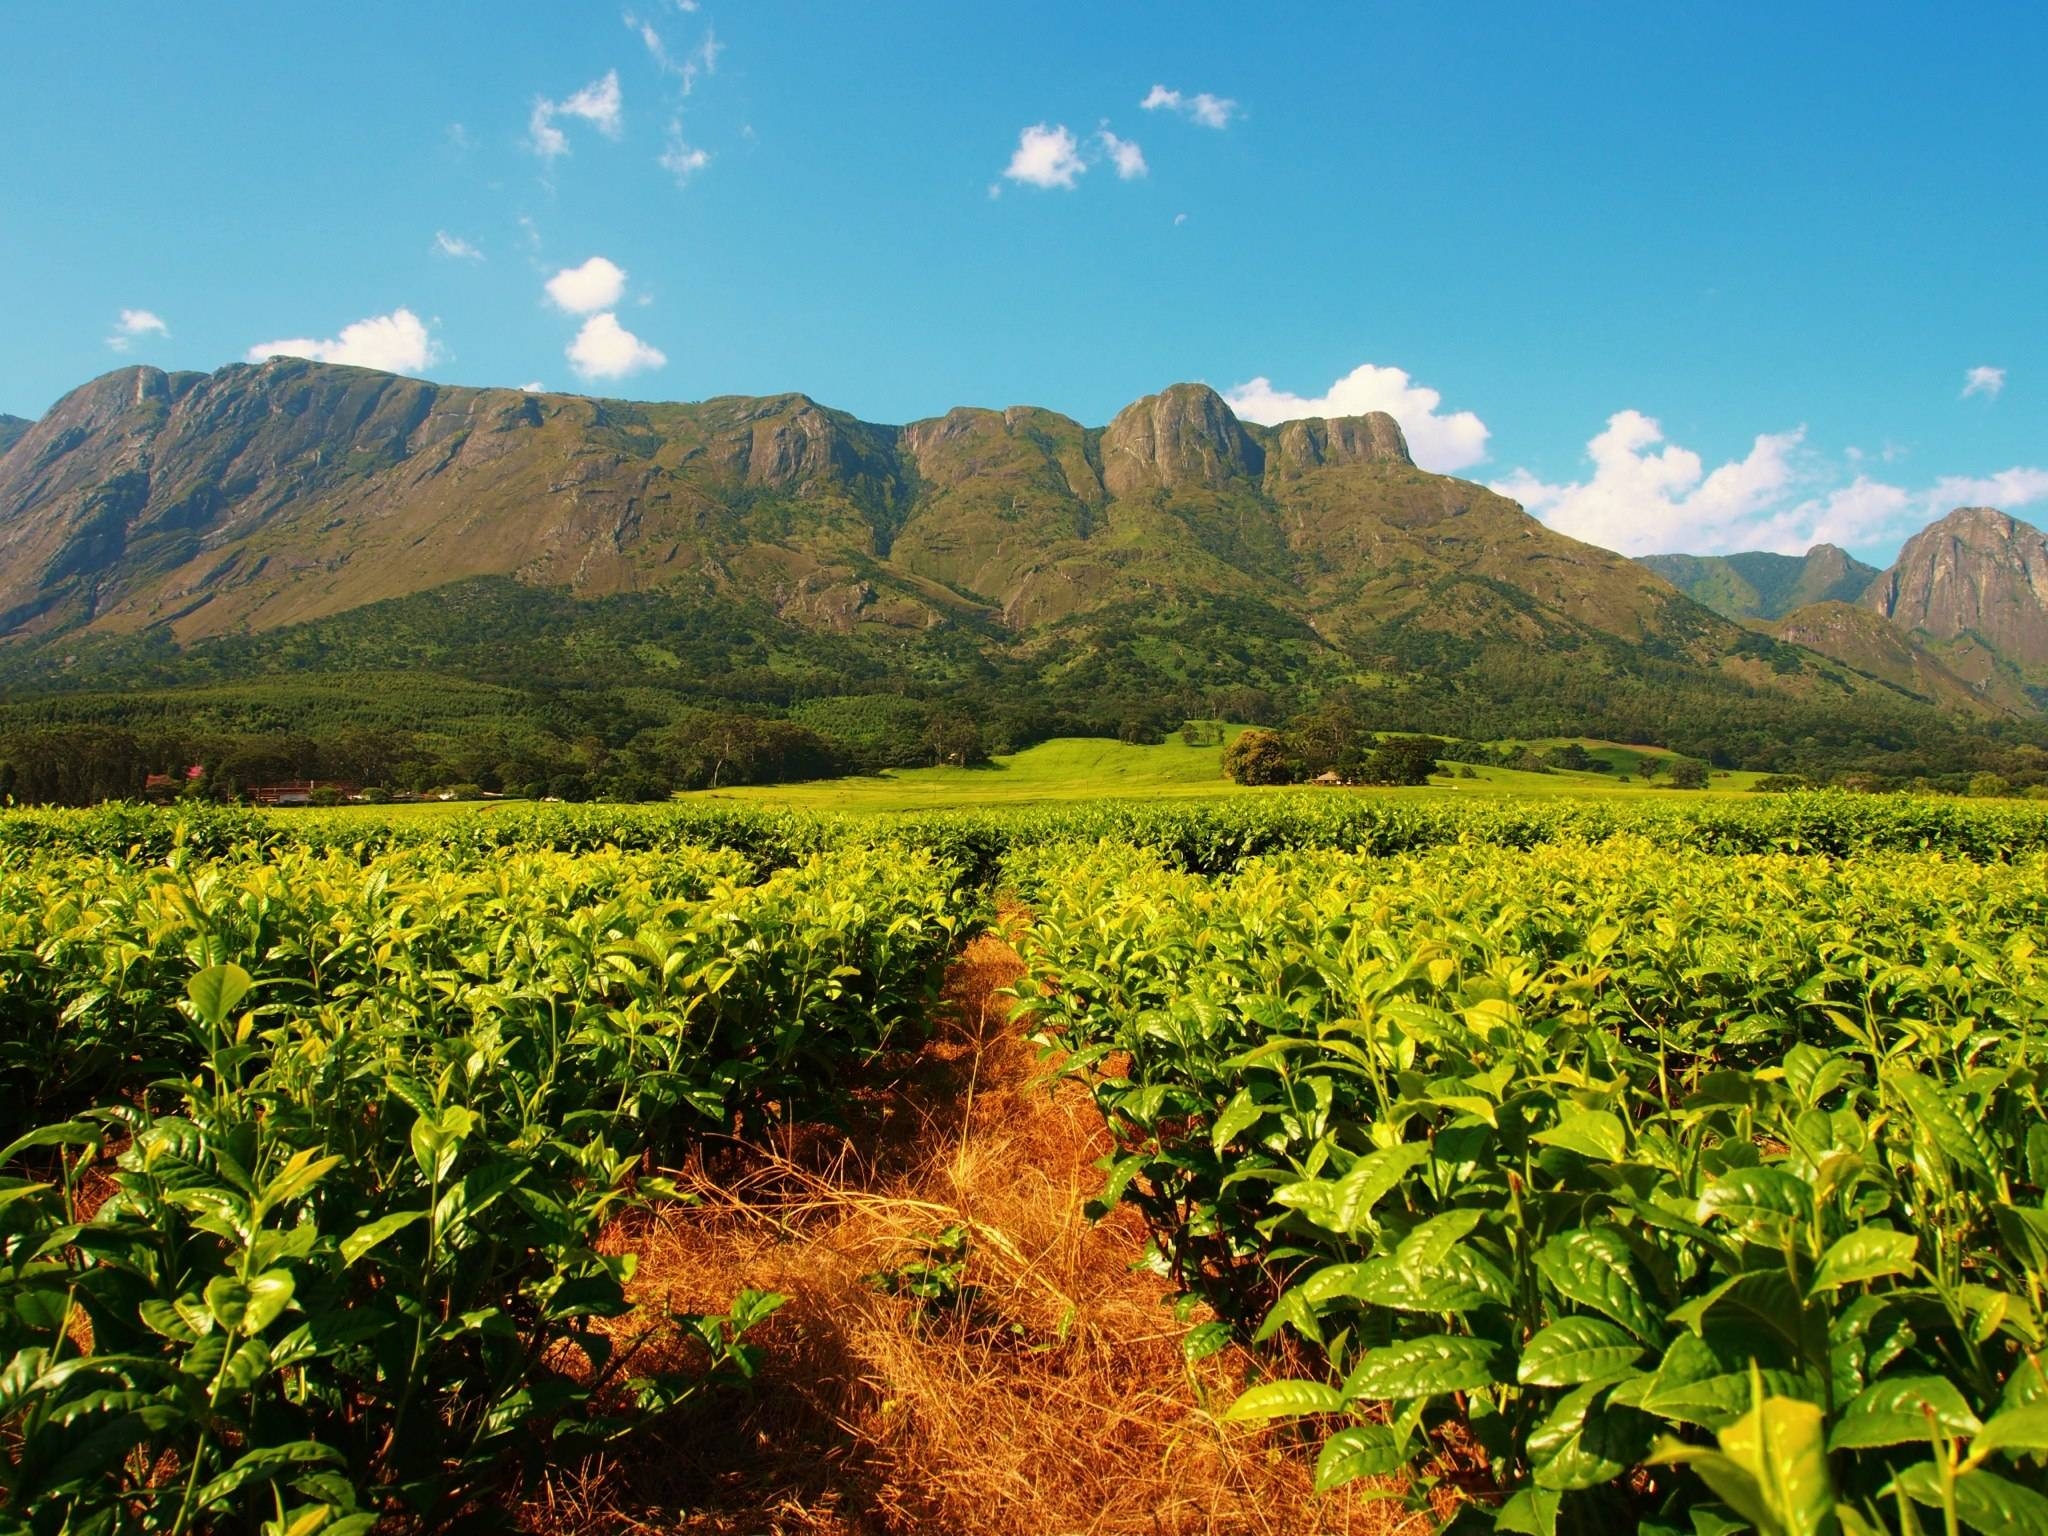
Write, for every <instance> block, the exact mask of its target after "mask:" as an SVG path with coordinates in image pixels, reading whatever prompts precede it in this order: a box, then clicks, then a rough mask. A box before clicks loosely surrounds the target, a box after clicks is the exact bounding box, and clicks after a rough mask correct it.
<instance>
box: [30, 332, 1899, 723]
mask: <svg viewBox="0 0 2048 1536" xmlns="http://www.w3.org/2000/svg"><path fill="white" fill-rule="evenodd" d="M437 594H438V595H437ZM522 594H523V595H522ZM456 612H459V613H461V614H463V615H465V618H464V620H463V621H462V623H461V624H458V625H450V624H449V623H446V622H444V616H445V615H447V614H452V613H456ZM385 632H388V633H389V635H390V636H391V637H392V638H391V639H390V641H388V642H387V640H386V639H385V638H384V633H385ZM0 634H4V636H5V638H4V641H0V686H4V687H5V688H6V689H7V690H8V692H9V693H10V694H12V695H13V696H15V697H17V698H21V697H30V696H33V695H34V694H35V693H36V692H37V690H46V689H49V688H53V687H61V688H66V689H76V688H82V687H90V686H92V685H93V683H94V680H95V679H103V680H110V681H112V682H114V683H116V684H118V685H119V686H132V685H135V684H138V683H141V682H143V681H144V680H147V681H148V682H149V684H150V685H152V686H157V685H175V684H177V683H179V682H180V681H181V680H192V679H199V678H204V679H208V680H212V681H219V680H222V679H231V678H233V677H237V676H250V675H269V674H270V673H273V672H279V671H303V670H309V669H310V670H319V669H322V668H325V669H330V670H331V669H335V668H349V667H353V668H356V669H358V670H363V671H366V672H371V671H388V670H389V669H390V668H392V667H418V668H425V669H428V670H434V669H437V668H444V667H447V668H453V669H454V670H453V671H452V672H451V675H455V676H461V677H468V678H474V679H478V680H482V681H487V682H491V683H494V684H501V685H511V686H521V685H525V686H533V687H541V686H545V687H548V688H563V687H575V688H589V687H593V686H597V687H606V688H631V689H651V690H654V691H655V692H658V693H666V694H675V693H677V691H678V690H680V691H681V693H682V695H683V696H686V697H697V696H716V697H721V698H728V699H731V700H734V701H736V702H737V703H740V704H743V705H746V706H747V707H756V706H758V707H762V708H770V709H773V708H781V707H784V706H785V705H786V704H787V703H788V702H789V700H791V699H793V698H797V697H812V696H823V695H837V694H850V693H874V692H887V691H892V690H914V691H918V692H921V693H923V694H927V695H930V696H933V697H948V698H954V699H958V700H962V701H980V705H981V706H985V707H991V708H992V707H995V706H996V705H997V704H999V703H1002V701H1005V700H1007V701H1009V704H1008V705H1005V706H1004V707H1010V706H1011V705H1014V707H1016V708H1020V709H1029V710H1038V711H1041V712H1043V711H1044V710H1048V709H1049V710H1053V711H1055V712H1064V714H1065V715H1066V716H1067V717H1071V718H1086V719H1088V720H1090V721H1096V722H1101V721H1104V720H1107V721H1108V722H1110V724H1111V728H1112V729H1114V728H1115V722H1117V721H1119V720H1123V721H1126V722H1127V721H1128V720H1130V719H1131V718H1133V717H1143V718H1148V719H1149V718H1151V717H1153V716H1157V717H1159V719H1160V720H1162V721H1166V722H1167V723H1169V724H1170V723H1172V718H1173V713H1174V712H1175V711H1185V712H1186V713H1190V714H1192V713H1198V712H1200V711H1202V710H1210V711H1211V712H1218V711H1223V710H1225V709H1226V708H1229V709H1240V711H1241V712H1240V713H1239V714H1238V715H1237V718H1247V717H1248V715H1247V714H1245V713H1243V712H1242V711H1243V710H1251V711H1259V710H1269V709H1273V708H1289V707H1299V706H1300V705H1301V704H1302V703H1303V702H1305V701H1307V700H1311V699H1314V698H1317V697H1320V696H1323V695H1324V694H1326V693H1328V692H1329V691H1330V690H1332V689H1336V690H1348V691H1349V692H1350V693H1351V694H1353V695H1356V696H1357V697H1359V698H1361V699H1364V700H1365V701H1366V706H1369V707H1362V713H1363V714H1364V715H1365V716H1369V717H1371V718H1379V719H1383V720H1385V721H1387V722H1388V724H1389V725H1390V726H1406V727H1411V728H1423V727H1427V728H1430V729H1446V730H1456V731H1463V732H1467V733H1470V732H1475V731H1476V732H1479V733H1480V734H1485V735H1498V734H1502V733H1503V732H1507V733H1514V732H1517V731H1519V732H1522V733H1524V734H1556V733H1557V732H1558V730H1560V729H1567V728H1575V727H1574V722H1578V721H1598V722H1599V723H1600V725H1601V728H1602V732H1603V733H1604V734H1615V733H1619V732H1636V733H1639V734H1643V735H1644V736H1645V737H1647V736H1651V735H1657V734H1660V733H1661V734H1662V735H1664V736H1671V735H1672V734H1673V733H1674V732H1677V731H1681V730H1686V731H1694V732H1707V731H1711V732H1714V733H1717V734H1720V735H1722V736H1725V737H1727V738H1728V739H1729V740H1736V739H1739V740H1741V741H1744V742H1746V743H1749V745H1748V746H1746V747H1744V748H1743V750H1744V751H1745V752H1748V753H1750V754H1751V755H1755V754H1756V753H1758V752H1760V751H1762V750H1764V749H1765V748H1766V746H1767V744H1768V743H1769V742H1770V741H1772V740H1774V739H1777V738H1779V737H1781V736H1783V735H1784V734H1785V733H1787V732H1793V733H1796V734H1797V736H1798V737H1799V738H1800V739H1817V738H1818V737H1819V736H1826V735H1828V734H1830V732H1833V731H1835V729H1836V727H1835V726H1834V725H1831V724H1829V721H1830V720H1831V719H1834V718H1835V717H1836V716H1838V715H1839V714H1840V712H1841V711H1842V710H1843V709H1848V710H1850V711H1851V712H1852V713H1853V712H1854V711H1858V710H1875V711H1878V712H1879V713H1881V714H1883V713H1885V712H1890V713H1891V714H1896V712H1897V711H1899V710H1906V711H1908V712H1909V713H1910V712H1911V711H1912V710H1915V709H1921V708H1926V707H1931V705H1932V704H1933V702H1934V701H1933V700H1932V699H1931V698H1930V697H1929V696H1927V695H1926V694H1925V693H1924V692H1923V691H1922V690H1920V689H1916V688H1915V687H1914V686H1912V684H1911V682H1910V680H1909V681H1907V682H1899V681H1896V680H1893V679H1886V678H1880V677H1876V676H1872V675H1868V674H1866V673H1865V672H1864V671H1863V670H1861V669H1860V668H1858V667H1856V666H1855V665H1854V664H1853V663H1850V664H1844V663H1841V662H1838V661H1835V660H1831V659H1829V658H1827V657H1825V656H1823V655H1821V654H1819V653H1817V652H1816V651H1814V650H1812V649H1808V648H1805V647H1803V646H1802V645H1800V644H1795V643H1790V642H1788V641H1786V640H1782V639H1780V638H1778V637H1775V636H1772V635H1769V634H1765V633H1761V632H1759V631H1758V630H1756V629H1754V628H1752V627H1746V626H1744V625H1742V624H1739V623H1736V622H1734V621H1731V620H1729V619H1727V618H1725V617H1722V616H1721V615H1718V614H1716V613H1714V612H1712V611H1711V610H1710V609H1708V608H1707V607H1704V606H1702V605H1701V604H1699V603H1697V602H1695V601H1693V600H1692V599H1691V598H1689V597H1687V596H1686V595H1685V594H1683V593H1682V592H1680V591H1679V590H1678V589H1676V588H1675V587H1673V586H1672V585H1671V584H1670V583H1669V582H1667V581H1666V580H1664V579H1663V578H1662V577H1661V576H1659V575H1657V574H1656V573H1654V572H1653V571H1651V570H1648V569H1646V568H1645V567H1644V566H1642V565H1641V564H1638V563H1636V562H1633V561H1630V560H1627V559H1625V558H1623V557H1622V556H1620V555H1617V554H1615V553H1613V552H1612V551H1608V550H1604V549H1600V548H1598V547H1596V546H1593V545H1589V544H1584V543H1581V542H1579V541H1577V540H1574V539H1571V538H1568V537H1566V536H1564V535H1562V534H1559V533H1556V532H1555V531H1553V530H1551V529H1549V528H1547V527H1545V526H1544V525H1543V524H1542V523H1540V522H1539V521H1537V520H1536V519H1534V518H1532V517H1530V516H1529V515H1528V514H1527V513H1526V512H1525V511H1524V510H1523V509H1522V508H1521V507H1520V506H1518V505H1517V504H1515V503H1514V502H1512V501H1510V500H1508V499H1506V498H1504V497H1502V496H1499V495H1497V494H1496V493H1494V492H1493V491H1491V490H1489V489H1487V488H1486V487H1484V486H1482V485H1478V484H1475V483H1473V482H1469V481H1464V480H1459V479H1455V478H1452V477H1449V476H1444V475H1436V474H1431V473H1429V472H1427V471H1424V470H1421V469H1419V468H1417V467H1416V466H1415V464H1414V462H1413V459H1412V456H1411V455H1410V454H1409V452H1408V450H1407V445H1406V442H1405V439H1404V437H1403V434H1402V432H1401V429H1400V427H1399V425H1398V423H1397V422H1395V421H1394V419H1393V418H1392V417H1391V416H1386V415H1384V414H1379V413H1373V414H1368V415H1364V416H1355V417H1340V418H1335V419H1309V420H1302V421H1293V422H1285V423H1281V424H1278V425H1275V426H1264V425H1259V424H1255V423H1246V422H1242V421H1240V420H1239V419H1238V418H1237V417H1236V415H1235V413H1234V412H1232V411H1231V410H1230V408H1229V406H1228V404H1227V403H1226V402H1225V401H1224V400H1223V399H1222V397H1221V396H1219V395H1218V394H1217V393H1216V392H1215V391H1214V390H1213V389H1210V388H1208V387H1207V386H1204V385H1199V384H1178V385H1173V386H1169V387H1168V388H1166V389H1164V390H1161V391H1159V392H1157V393H1155V394H1152V395H1148V396H1145V397H1143V398H1142V399H1140V400H1137V401H1134V402H1132V403H1131V404H1130V405H1128V406H1126V407H1124V408H1123V409H1122V410H1120V411H1119V412H1117V413H1116V415H1115V416H1113V417H1112V418H1111V420H1110V421H1109V422H1108V423H1106V424H1105V425H1103V426H1099V427H1089V426H1084V425H1082V424H1081V423H1079V422H1076V421H1074V420H1073V419H1072V418H1069V417H1067V416H1064V415H1061V414H1060V413H1058V412H1054V411H1050V410H1045V409H1043V408H1039V407H1032V406H1010V407H1008V408H1005V409H1000V410H991V409H982V408H973V407H961V408H956V409H954V410H952V411H949V412H947V413H945V414H944V415H942V416H937V417H931V418H926V419H923V420H920V421H915V422H910V423H905V424H902V425H890V424H881V423H871V422H864V421H862V420H860V419H859V418H857V417H855V416H853V415H851V414H849V413H847V412H844V411H838V410H835V409H833V408H831V407H828V406H825V405H821V404H820V403H819V402H817V401H815V400H813V399H811V398H810V397H808V396H805V395H802V394H795V393H786V394H781V395H772V396H764V397H747V396H731V395H726V396H714V397H712V398H710V399H707V400H702V401H696V402H633V401H620V400H609V399H603V398H597V397H589V396H581V395H570V394H560V393H531V394H529V393H526V392H523V391H518V390H502V389H477V388H471V387H468V386H454V385H438V384H433V383H429V382H426V381H422V380H415V379H406V378H401V377H398V376H395V375H390V374H382V373H375V372H372V371H369V370H364V369H357V368H348V367H340V366H335V365H329V364H320V363H313V362H308V361H304V360H299V359H288V358H274V359H271V360H270V361H268V362H265V363H258V364H235V365H231V366H229V367H227V368H223V369H221V370H218V371H217V372H215V373H212V374H200V373H165V372H162V371H160V370H156V369H151V368H129V369H124V370H117V371H116V372H114V373H112V374H108V375H105V376H103V377H102V378H100V379H97V380H93V381H91V382H89V383H87V384H85V385H82V386H80V388H79V389H77V390H75V391H73V392H72V393H71V394H70V395H67V396H66V397H65V398H64V399H63V400H61V401H59V402H58V403H57V405H56V406H54V407H53V408H52V409H51V410H50V411H49V412H48V413H47V414H46V415H45V416H44V417H43V418H42V419H41V420H39V421H37V422H36V423H34V424H33V425H32V426H30V427H29V428H28V429H27V430H26V431H25V432H24V434H23V435H22V437H21V438H20V440H19V441H18V442H17V443H16V444H15V447H14V448H13V449H12V450H10V451H9V452H8V453H7V455H6V456H5V457H4V458H0ZM399 637H405V638H404V639H403V641H402V643H400V638H399ZM1930 675H1931V674H1930ZM1254 695H1256V696H1257V697H1258V698H1260V699H1264V700H1266V701H1268V702H1267V703H1264V704H1257V703H1253V702H1251V700H1252V698H1253V696H1254ZM1219 700H1221V701H1223V702H1219ZM1230 701H1236V702H1230ZM1831 712H1832V713H1831ZM1887 718H1889V715H1887ZM1537 727H1542V728H1543V729H1541V730H1538V729H1537ZM1856 729H1858V730H1861V729H1863V727H1861V726H1858V727H1857V728H1856ZM1872 729H1875V727H1874V726H1873V727H1872ZM1886 729H1893V727H1886ZM1852 734H1853V732H1852ZM1730 750H1733V749H1732V748H1731V749H1730Z"/></svg>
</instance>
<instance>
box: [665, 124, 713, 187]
mask: <svg viewBox="0 0 2048 1536" xmlns="http://www.w3.org/2000/svg"><path fill="white" fill-rule="evenodd" d="M655 163H656V164H657V165H659V166H660V167H661V168H662V169H663V170H664V171H667V172H668V173H669V175H671V176H673V177H675V179H676V185H677V186H679V187H686V186H688V185H689V184H690V178H691V177H693V176H695V175H696V174H697V173H698V172H699V171H701V170H703V169H704V167H705V166H707V165H709V164H710V163H711V153H710V151H708V150H703V149H699V148H697V147H696V146H695V145H694V144H689V143H686V142H684V139H683V124H682V119H680V118H677V119H675V120H674V121H672V122H670V124H669V125H668V147H667V148H666V149H664V150H663V151H662V152H661V155H660V157H659V158H658V159H657V160H656V162H655Z"/></svg>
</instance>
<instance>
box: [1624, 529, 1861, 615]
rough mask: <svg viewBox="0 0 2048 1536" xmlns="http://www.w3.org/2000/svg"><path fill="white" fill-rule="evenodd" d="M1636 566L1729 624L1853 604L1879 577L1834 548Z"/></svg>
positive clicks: (1659, 558)
mask: <svg viewBox="0 0 2048 1536" xmlns="http://www.w3.org/2000/svg"><path fill="white" fill-rule="evenodd" d="M1638 563H1639V564H1641V565H1643V566H1645V567H1646V568H1648V569H1649V570H1652V571H1655V572H1656V573H1657V574H1658V575H1659V576H1662V577H1663V578H1664V579H1665V580H1666V581H1668V582H1670V583H1671V585H1673V586H1674V587H1676V588H1678V590H1679V591H1681V592H1683V593H1684V594H1685V595H1686V596H1687V597H1690V598H1692V599H1693V600H1694V601H1695V602H1699V603H1704V604H1705V605H1706V606H1707V607H1709V608H1711V609H1713V610H1714V612H1716V613H1718V614H1722V615H1724V616H1725V617H1727V618H1731V619H1782V618H1783V617H1784V616H1785V615H1786V614H1788V613H1790V612H1792V610H1793V609H1795V608H1804V607H1805V606H1806V605H1807V604H1809V603H1853V602H1855V601H1856V600H1857V599H1858V598H1859V597H1861V596H1862V595H1863V592H1864V589H1865V588H1867V587H1868V586H1869V585H1870V583H1871V581H1872V580H1873V579H1875V577H1876V576H1877V567H1876V566H1874V565H1865V564H1864V563H1863V562H1862V561H1861V560H1858V559H1857V558H1856V557H1855V556H1853V555H1851V554H1849V553H1848V552H1847V551H1845V550H1841V549H1837V548H1836V547H1835V546H1834V545H1832V544H1816V545H1814V546H1813V548H1811V549H1809V550H1808V551H1807V552H1806V553H1805V554H1803V555H1773V554H1766V553H1764V552H1762V551H1752V552H1750V553H1747V554H1740V555H1644V556H1641V557H1640V558H1639V560H1638Z"/></svg>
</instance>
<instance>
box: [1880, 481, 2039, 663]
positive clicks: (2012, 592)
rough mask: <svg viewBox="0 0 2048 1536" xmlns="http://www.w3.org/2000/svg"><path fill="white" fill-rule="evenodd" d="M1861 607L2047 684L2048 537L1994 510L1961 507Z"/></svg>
mask: <svg viewBox="0 0 2048 1536" xmlns="http://www.w3.org/2000/svg"><path fill="white" fill-rule="evenodd" d="M1863 601H1864V603H1865V604H1867V605H1868V606H1869V607H1870V608H1872V609H1874V610H1875V611H1877V612H1878V613H1881V614H1883V615H1884V616H1885V617H1886V618H1888V619H1890V620H1891V621H1892V623H1893V624H1895V625H1897V626H1898V627H1899V628H1901V629H1905V630H1910V631H1915V632H1920V633H1924V634H1926V635H1927V636H1929V637H1931V638H1932V639H1933V640H1934V641H1935V642H1940V643H1947V644H1951V645H1953V644H1955V643H1957V642H1965V641H1974V642H1975V643H1976V644H1978V645H1981V646H1983V647H1986V648H1988V649H1989V650H1990V651H1991V652H1992V653H1993V655H1994V656H1995V657H1997V658H1999V659H2002V660H2004V661H2007V662H2010V663H2012V664H2013V665H2014V666H2016V667H2018V668H2019V669H2020V670H2021V671H2022V672H2023V673H2024V674H2025V675H2026V677H2027V679H2028V681H2030V682H2042V681H2048V537H2044V536H2043V534H2042V533H2041V531H2040V530H2039V529H2038V528H2035V527H2033V526H2032V525H2031V524H2028V523H2023V522H2020V521H2019V520H2018V519H2017V518H2013V517H2009V516H2007V515H2006V514H2005V513H2003V512H2000V511H1998V510H1996V509H1995V508H1992V507H1958V508H1956V510H1955V511H1953V512H1951V513H1949V514H1948V515H1947V516H1946V517H1944V518H1942V519H1941V520H1940V521H1939V522H1935V523H1931V524H1929V525H1928V526H1927V527H1926V528H1923V529H1922V530H1921V531H1920V532H1919V533H1916V534H1914V535H1913V537H1912V538H1910V539H1908V540H1907V541H1906V544H1905V547H1904V548H1903V549H1901V550H1900V551H1899V558H1898V559H1897V560H1896V561H1894V562H1893V564H1892V567H1891V569H1889V570H1888V571H1886V572H1885V573H1884V574H1883V575H1882V576H1880V577H1879V578H1878V579H1877V580H1876V581H1874V582H1872V583H1871V586H1870V589H1869V591H1868V592H1866V593H1865V594H1864V597H1863Z"/></svg>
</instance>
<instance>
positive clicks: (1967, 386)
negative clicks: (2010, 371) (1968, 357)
mask: <svg viewBox="0 0 2048 1536" xmlns="http://www.w3.org/2000/svg"><path fill="white" fill-rule="evenodd" d="M2004 388H2005V370H2004V369H2003V368H1983V367H1979V368H1972V369H1971V370H1970V371H1969V372H1968V373H1966V374H1964V375H1963V398H1964V399H1965V400H1967V399H1969V398H1970V396H1972V395H1983V396H1986V397H1987V398H1989V399H1992V400H1996V399H1997V398H1998V396H1999V393H2000V391H2002V390H2003V389H2004Z"/></svg>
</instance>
